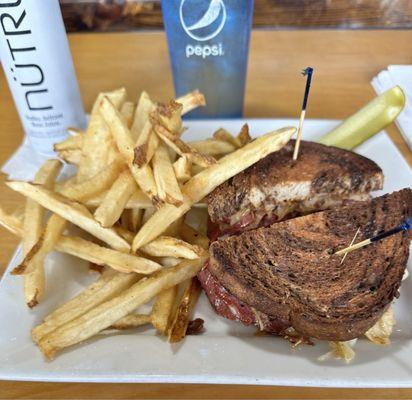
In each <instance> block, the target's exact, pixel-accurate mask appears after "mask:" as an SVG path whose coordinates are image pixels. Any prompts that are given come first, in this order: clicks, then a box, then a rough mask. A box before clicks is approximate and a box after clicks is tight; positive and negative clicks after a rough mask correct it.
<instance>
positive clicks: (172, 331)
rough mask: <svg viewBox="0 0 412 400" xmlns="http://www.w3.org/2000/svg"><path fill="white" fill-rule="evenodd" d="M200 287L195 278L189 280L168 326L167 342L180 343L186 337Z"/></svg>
mask: <svg viewBox="0 0 412 400" xmlns="http://www.w3.org/2000/svg"><path fill="white" fill-rule="evenodd" d="M201 291H202V287H201V286H200V283H199V281H198V280H197V278H196V277H193V278H191V279H189V281H188V283H187V284H186V287H185V289H184V291H183V294H182V297H181V299H180V301H179V305H178V307H177V309H176V312H175V315H174V318H173V320H172V322H171V324H170V328H169V332H168V336H169V342H171V343H177V342H180V341H181V340H182V339H183V338H184V337H185V336H186V330H187V327H188V325H189V319H190V317H191V314H192V312H193V309H194V307H195V305H196V303H197V300H198V299H199V296H200V293H201Z"/></svg>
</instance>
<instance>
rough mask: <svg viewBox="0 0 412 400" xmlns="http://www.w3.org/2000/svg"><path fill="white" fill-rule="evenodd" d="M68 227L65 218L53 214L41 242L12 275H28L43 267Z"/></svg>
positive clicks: (38, 242) (39, 241)
mask: <svg viewBox="0 0 412 400" xmlns="http://www.w3.org/2000/svg"><path fill="white" fill-rule="evenodd" d="M66 226H67V221H66V220H65V219H64V218H62V217H60V216H59V215H57V214H52V215H51V217H50V218H49V220H48V221H47V225H46V228H45V229H44V231H43V233H42V234H41V236H40V237H39V240H38V241H37V243H36V244H35V245H34V246H33V247H32V248H31V249H30V251H29V252H28V253H27V254H26V256H25V257H24V260H23V261H22V262H21V264H20V265H19V266H18V267H17V268H15V269H14V270H13V271H12V274H15V275H20V274H25V275H27V274H30V273H32V272H33V271H35V269H36V266H38V265H41V264H42V263H43V262H44V259H45V258H46V256H47V254H48V253H49V252H50V251H52V250H53V248H54V246H55V245H56V243H57V242H58V240H59V238H60V236H61V234H62V233H63V231H64V229H65V228H66Z"/></svg>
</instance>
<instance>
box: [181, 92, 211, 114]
mask: <svg viewBox="0 0 412 400" xmlns="http://www.w3.org/2000/svg"><path fill="white" fill-rule="evenodd" d="M176 103H180V104H181V105H182V115H184V114H187V113H188V112H190V111H192V110H194V109H195V108H197V107H199V106H205V105H206V100H205V96H203V94H202V93H200V92H199V90H193V92H190V93H187V94H185V95H184V96H181V97H179V98H177V99H176Z"/></svg>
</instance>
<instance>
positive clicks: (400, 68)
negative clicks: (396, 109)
mask: <svg viewBox="0 0 412 400" xmlns="http://www.w3.org/2000/svg"><path fill="white" fill-rule="evenodd" d="M371 84H372V86H373V88H374V89H375V91H376V93H377V94H382V93H383V92H385V91H386V90H388V89H390V88H392V87H394V86H396V85H399V86H400V87H401V88H402V89H403V91H404V93H405V96H406V104H405V108H404V109H403V110H402V112H401V113H400V114H399V115H398V117H397V118H396V121H395V122H396V125H397V126H398V128H399V130H400V132H401V134H402V136H403V138H404V139H405V142H406V143H407V145H408V146H409V149H410V150H412V65H389V66H388V69H385V70H383V71H382V72H380V73H379V74H378V75H377V76H375V77H374V78H373V79H372V82H371Z"/></svg>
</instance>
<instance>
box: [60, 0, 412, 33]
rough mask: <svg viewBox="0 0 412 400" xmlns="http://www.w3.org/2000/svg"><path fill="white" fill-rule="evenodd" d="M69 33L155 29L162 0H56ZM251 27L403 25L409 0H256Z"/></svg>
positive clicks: (411, 16) (409, 15)
mask: <svg viewBox="0 0 412 400" xmlns="http://www.w3.org/2000/svg"><path fill="white" fill-rule="evenodd" d="M60 4H61V6H62V12H63V18H64V21H65V25H66V29H67V30H68V32H100V31H128V30H147V29H159V28H162V27H163V21H162V14H161V8H160V0H96V1H90V0H60ZM253 26H254V27H258V28H277V29H288V28H289V29H290V28H293V29H296V28H302V29H305V28H306V29H309V28H310V29H315V28H340V29H373V28H389V29H405V28H411V27H412V1H411V0H255V11H254V18H253Z"/></svg>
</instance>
